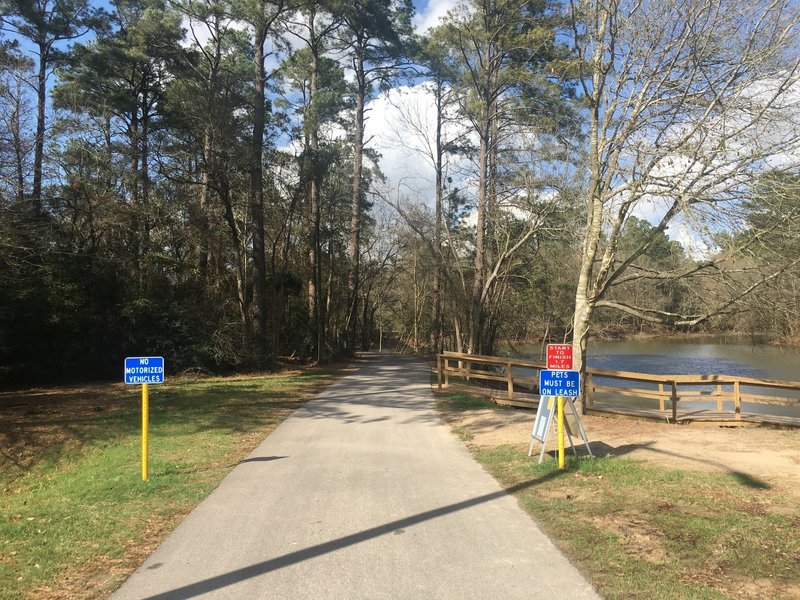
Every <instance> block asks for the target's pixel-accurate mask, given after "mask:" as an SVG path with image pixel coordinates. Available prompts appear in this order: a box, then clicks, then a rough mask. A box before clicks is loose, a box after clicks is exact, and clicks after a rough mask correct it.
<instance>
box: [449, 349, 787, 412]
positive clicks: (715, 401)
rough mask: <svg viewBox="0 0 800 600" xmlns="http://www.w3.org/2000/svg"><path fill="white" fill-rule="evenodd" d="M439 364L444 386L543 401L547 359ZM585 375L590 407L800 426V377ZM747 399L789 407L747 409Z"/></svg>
mask: <svg viewBox="0 0 800 600" xmlns="http://www.w3.org/2000/svg"><path fill="white" fill-rule="evenodd" d="M436 366H437V369H436V371H437V379H438V387H439V389H441V388H442V386H443V385H444V386H448V385H450V378H451V377H456V378H459V379H461V380H464V381H466V382H473V381H483V382H491V383H489V385H488V394H489V395H490V396H492V397H493V398H494V399H495V400H496V401H497V402H498V403H501V404H504V403H505V404H513V405H517V406H519V405H530V404H531V403H535V402H536V401H537V400H538V394H536V393H532V392H534V391H536V392H538V382H539V371H540V370H542V369H544V368H545V364H544V363H543V362H541V361H534V360H522V359H513V358H500V357H497V356H482V355H477V354H461V353H458V352H445V353H443V354H440V355H437V357H436ZM585 377H586V381H585V396H584V398H583V401H582V403H583V407H584V411H586V412H607V413H618V414H624V415H632V416H643V417H658V418H663V419H665V420H666V421H668V422H672V423H679V422H693V421H712V422H715V423H725V422H728V421H730V422H731V423H732V424H745V423H773V424H781V425H787V426H790V427H800V382H795V381H772V380H768V379H756V378H752V377H737V376H732V375H650V374H646V373H633V372H627V371H610V370H606V369H593V368H589V369H587V372H586V375H585ZM484 385H485V384H484ZM486 391H487V390H484V392H486ZM787 392H788V394H787ZM700 403H702V404H700ZM743 404H745V405H747V404H753V405H770V406H777V407H788V409H785V408H784V409H783V410H781V409H779V410H778V411H775V412H773V413H770V412H769V411H766V410H764V409H758V410H756V411H744V412H743V410H742V405H743ZM781 412H783V413H784V414H780V413H781Z"/></svg>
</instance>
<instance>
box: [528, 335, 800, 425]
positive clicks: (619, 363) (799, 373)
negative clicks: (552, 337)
mask: <svg viewBox="0 0 800 600" xmlns="http://www.w3.org/2000/svg"><path fill="white" fill-rule="evenodd" d="M514 349H515V350H516V351H517V352H521V353H522V354H523V355H525V356H526V357H527V358H532V359H534V360H543V359H542V358H541V356H540V353H541V350H542V347H541V346H539V345H524V346H515V348H514ZM587 364H588V366H589V367H594V368H597V369H609V370H614V371H634V372H638V373H653V374H659V375H693V374H699V375H711V374H719V375H735V376H740V377H755V378H758V379H777V380H783V381H800V349H798V348H793V347H791V348H790V347H781V346H771V345H766V344H748V343H743V342H742V341H741V340H738V339H736V338H728V339H726V338H693V339H686V338H678V339H676V338H660V339H659V338H657V339H647V340H633V341H620V342H616V341H613V342H606V341H602V342H590V343H589V351H588V356H587ZM531 375H533V373H531ZM599 379H600V378H598V380H599ZM614 383H615V385H625V384H624V383H621V382H619V381H615V382H614ZM630 385H631V386H633V385H634V384H633V383H631V384H630ZM762 393H765V394H766V395H783V396H793V395H794V394H792V393H790V392H785V391H775V392H773V393H771V392H769V391H766V392H762ZM623 403H624V401H623ZM701 406H702V407H704V408H710V405H709V406H708V407H705V406H703V405H702V403H698V408H700V407H701ZM743 410H745V407H744V406H743ZM746 410H749V411H751V412H758V413H771V414H778V415H785V416H800V409H798V408H793V407H779V406H767V405H758V404H748V405H747V407H746Z"/></svg>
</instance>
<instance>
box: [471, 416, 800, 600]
mask: <svg viewBox="0 0 800 600" xmlns="http://www.w3.org/2000/svg"><path fill="white" fill-rule="evenodd" d="M468 434H469V432H468V430H465V435H468ZM462 437H464V436H462ZM471 451H472V452H473V454H474V455H475V457H476V458H477V460H478V461H479V462H481V463H482V464H483V465H484V466H485V467H486V468H487V470H488V471H489V472H490V473H491V474H492V475H493V476H494V477H495V478H496V479H497V480H498V481H500V482H501V483H502V484H503V485H504V486H505V487H506V488H507V489H509V491H510V492H512V493H513V494H514V495H516V496H517V497H518V499H519V500H520V502H521V504H522V505H523V506H524V507H525V509H526V510H527V511H529V512H530V513H531V515H533V516H534V517H535V518H536V519H537V521H538V522H539V523H540V524H541V525H542V527H543V528H544V529H545V530H546V531H547V532H548V534H549V535H550V536H551V538H552V539H554V540H555V542H556V543H557V545H559V547H560V548H561V549H562V550H563V551H564V552H565V553H566V554H567V555H568V556H569V557H570V558H571V559H572V560H573V561H574V562H575V563H576V564H577V565H579V567H580V568H581V569H582V570H583V571H584V572H585V573H586V574H587V576H588V577H589V578H590V580H591V581H592V582H593V584H594V585H595V586H596V587H597V589H598V591H599V592H600V594H601V595H602V596H603V597H605V598H619V599H623V598H624V599H629V598H642V599H644V598H647V599H659V598H663V599H673V598H700V599H705V598H708V599H714V598H745V597H747V598H749V597H759V598H796V597H797V593H798V591H800V590H799V588H798V582H800V527H798V525H799V524H800V509H798V507H797V506H796V504H793V502H792V500H791V499H789V498H786V497H782V496H781V493H780V491H779V490H773V489H771V488H770V486H769V485H766V484H764V483H763V482H760V481H754V480H752V479H750V478H747V477H742V476H741V474H736V473H732V474H718V473H702V472H694V471H680V470H670V469H667V468H661V467H657V466H650V465H646V464H644V463H640V462H636V461H634V460H632V459H628V458H621V457H611V456H609V457H606V458H595V459H592V458H588V457H587V458H584V457H577V458H576V457H573V456H571V455H568V456H567V465H566V469H564V470H559V469H558V467H557V464H556V461H555V460H554V459H553V458H551V457H547V458H546V459H545V461H544V462H543V464H541V465H538V464H537V463H536V459H535V457H534V458H528V456H527V445H526V444H520V445H503V446H498V447H475V446H472V447H471Z"/></svg>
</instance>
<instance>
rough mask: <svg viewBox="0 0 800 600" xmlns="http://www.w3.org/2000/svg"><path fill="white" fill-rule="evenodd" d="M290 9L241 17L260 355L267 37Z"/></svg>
mask: <svg viewBox="0 0 800 600" xmlns="http://www.w3.org/2000/svg"><path fill="white" fill-rule="evenodd" d="M286 9H287V4H286V2H284V0H276V1H274V2H273V1H269V0H252V1H250V0H247V1H246V2H244V3H243V5H242V6H241V7H240V9H239V10H240V16H241V17H242V18H243V19H244V20H245V21H246V22H248V23H249V24H250V25H251V26H252V27H253V38H252V41H253V46H252V48H253V69H254V79H253V81H254V87H253V98H252V110H253V113H252V118H253V134H252V136H251V139H250V169H249V171H250V217H251V228H252V246H253V253H252V255H253V303H252V312H253V334H254V336H255V342H256V346H257V348H258V352H259V354H260V355H267V354H268V353H269V352H270V351H271V350H274V349H268V348H267V263H266V240H265V231H264V130H265V127H266V121H267V98H266V86H267V80H268V75H267V67H266V59H267V55H268V50H267V45H266V44H267V38H268V37H269V36H270V35H271V34H273V33H275V31H274V30H273V28H274V27H276V26H277V25H278V23H279V19H280V18H281V17H282V16H283V14H284V12H285V11H286Z"/></svg>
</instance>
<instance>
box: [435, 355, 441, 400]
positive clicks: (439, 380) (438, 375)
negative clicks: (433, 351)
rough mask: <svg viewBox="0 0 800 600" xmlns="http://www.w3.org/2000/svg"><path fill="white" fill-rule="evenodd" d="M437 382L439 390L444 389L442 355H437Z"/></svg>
mask: <svg viewBox="0 0 800 600" xmlns="http://www.w3.org/2000/svg"><path fill="white" fill-rule="evenodd" d="M436 382H437V383H438V384H439V391H440V392H441V391H442V355H441V354H437V355H436Z"/></svg>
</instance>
